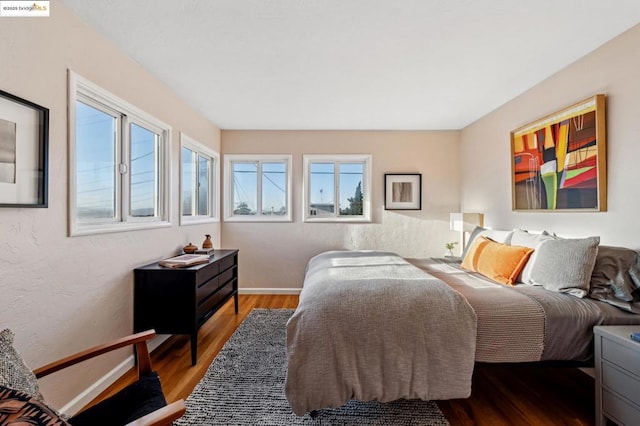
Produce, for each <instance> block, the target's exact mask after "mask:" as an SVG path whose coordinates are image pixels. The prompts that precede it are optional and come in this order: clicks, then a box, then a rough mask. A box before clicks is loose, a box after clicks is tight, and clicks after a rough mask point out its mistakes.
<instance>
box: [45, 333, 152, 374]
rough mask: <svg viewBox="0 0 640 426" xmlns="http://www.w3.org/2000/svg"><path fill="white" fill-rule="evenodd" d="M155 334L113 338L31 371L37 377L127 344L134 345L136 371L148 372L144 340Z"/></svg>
mask: <svg viewBox="0 0 640 426" xmlns="http://www.w3.org/2000/svg"><path fill="white" fill-rule="evenodd" d="M155 335H156V332H155V330H147V331H143V332H141V333H136V334H132V335H130V336H127V337H122V338H120V339H118V340H114V341H113V342H111V343H106V344H103V345H99V346H95V347H93V348H90V349H87V350H84V351H82V352H78V353H76V354H73V355H69V356H68V357H65V358H62V359H61V360H58V361H54V362H52V363H49V364H47V365H45V366H42V367H40V368H36V369H35V370H33V373H34V374H35V375H36V377H37V378H40V377H44V376H46V375H48V374H51V373H55V372H56V371H59V370H62V369H63V368H67V367H69V366H71V365H74V364H78V363H79V362H82V361H86V360H88V359H90V358H93V357H96V356H98V355H102V354H105V353H107V352H111V351H113V350H116V349H120V348H123V347H125V346H129V345H136V353H137V356H138V372H139V373H146V372H150V371H151V357H150V356H149V351H148V349H147V343H146V342H147V340H149V339H151V338H153V336H155Z"/></svg>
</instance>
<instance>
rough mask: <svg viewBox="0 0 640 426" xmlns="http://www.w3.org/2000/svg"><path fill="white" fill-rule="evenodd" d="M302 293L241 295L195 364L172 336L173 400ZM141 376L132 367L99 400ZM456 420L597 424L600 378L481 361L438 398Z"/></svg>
mask: <svg viewBox="0 0 640 426" xmlns="http://www.w3.org/2000/svg"><path fill="white" fill-rule="evenodd" d="M297 304H298V296H274V295H240V309H239V313H238V315H235V314H234V311H233V301H229V302H228V303H227V304H226V305H225V306H224V307H223V308H222V309H221V310H220V311H218V312H217V313H216V314H215V315H214V316H213V317H212V318H211V319H209V321H207V322H206V323H205V324H204V325H203V326H202V328H201V329H200V332H199V333H198V363H197V365H195V366H191V355H190V346H189V339H188V337H187V336H172V337H171V338H169V339H168V340H167V341H166V342H164V343H163V344H162V345H161V346H160V347H159V348H157V349H156V350H155V351H153V353H152V354H151V358H152V362H153V367H154V369H155V370H157V371H158V373H159V375H160V378H161V380H162V387H163V389H164V391H165V395H166V397H167V401H168V402H172V401H175V400H177V399H180V398H184V399H186V398H187V396H189V394H190V393H191V391H192V390H193V388H194V386H195V385H196V384H197V383H198V381H199V380H200V379H201V377H202V376H203V375H204V373H205V371H206V369H207V367H208V366H209V364H211V362H212V361H213V359H214V358H215V357H216V355H217V354H218V352H219V351H220V349H221V348H222V346H223V345H224V343H225V342H226V341H227V340H228V339H229V337H230V336H231V335H232V334H233V332H234V331H235V329H236V327H237V326H238V325H239V324H240V323H241V322H242V321H243V320H244V318H245V317H246V316H247V315H248V314H249V312H251V310H252V309H253V308H271V309H277V308H295V307H296V306H297ZM133 380H135V372H134V371H130V372H129V373H127V374H126V375H125V376H123V377H122V378H121V379H120V380H118V382H116V383H115V384H114V385H112V386H111V387H110V388H109V389H107V390H106V391H105V392H103V393H102V394H101V395H100V396H99V397H98V398H96V400H95V401H93V403H95V402H98V401H100V400H102V399H103V398H105V397H107V396H109V395H112V394H113V393H115V392H117V391H118V390H120V389H122V388H123V387H124V386H126V385H127V384H129V383H131V382H132V381H133ZM438 406H439V407H440V409H441V410H442V412H443V413H444V414H445V416H446V417H447V419H448V420H449V422H450V423H451V424H452V425H491V426H495V425H593V424H594V423H595V411H594V410H595V409H594V380H593V379H592V378H591V377H589V376H588V375H586V374H585V373H583V372H581V371H579V370H578V369H575V368H559V367H530V366H517V365H516V366H496V365H486V364H478V365H476V368H475V372H474V377H473V390H472V395H471V397H469V398H467V399H456V400H449V401H438Z"/></svg>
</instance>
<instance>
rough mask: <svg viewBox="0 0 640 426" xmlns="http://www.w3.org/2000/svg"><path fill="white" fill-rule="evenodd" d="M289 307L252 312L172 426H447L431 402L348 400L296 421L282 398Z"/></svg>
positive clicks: (297, 418)
mask: <svg viewBox="0 0 640 426" xmlns="http://www.w3.org/2000/svg"><path fill="white" fill-rule="evenodd" d="M292 314H293V309H254V310H253V311H251V313H250V314H249V315H248V316H247V318H246V319H245V320H244V321H243V322H242V324H240V326H239V327H238V329H237V330H236V331H235V333H234V334H233V335H232V336H231V338H230V339H229V341H228V342H227V343H226V344H225V345H224V347H223V348H222V350H221V351H220V353H219V354H218V356H217V357H216V359H214V360H213V363H212V364H211V365H210V366H209V369H208V370H207V372H206V373H205V375H204V377H203V378H202V380H201V381H200V383H198V384H197V385H196V387H195V388H194V390H193V392H192V393H191V395H190V396H189V397H188V398H187V400H186V405H187V412H186V414H185V415H184V416H183V417H182V418H181V419H179V420H177V421H176V422H175V423H174V425H176V426H179V425H191V426H196V425H197V426H205V425H448V424H449V423H448V422H447V420H446V419H445V417H444V416H443V414H442V412H441V411H440V409H439V408H438V406H437V405H436V403H435V402H433V401H417V400H412V401H404V400H401V401H395V402H391V403H386V404H383V403H379V402H375V401H373V402H359V401H350V402H349V403H347V404H346V405H344V406H342V407H340V408H337V409H324V410H319V411H318V415H317V416H316V417H315V418H311V416H309V414H306V415H305V416H304V417H298V416H296V415H295V414H293V412H292V411H291V407H290V406H289V402H288V401H287V399H286V397H285V394H284V381H285V377H286V373H287V350H286V323H287V320H288V319H289V317H290V316H291V315H292Z"/></svg>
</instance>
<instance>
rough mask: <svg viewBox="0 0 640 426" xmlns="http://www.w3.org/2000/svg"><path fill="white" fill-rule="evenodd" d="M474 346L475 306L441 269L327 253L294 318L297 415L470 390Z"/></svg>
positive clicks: (314, 265)
mask: <svg viewBox="0 0 640 426" xmlns="http://www.w3.org/2000/svg"><path fill="white" fill-rule="evenodd" d="M475 350H476V314H475V312H474V311H473V309H472V308H471V306H470V305H469V304H468V303H467V301H466V300H465V299H464V297H463V296H462V295H460V294H459V293H458V292H456V291H455V290H453V289H451V288H450V287H449V286H447V285H446V284H444V283H443V282H442V281H440V280H439V279H437V278H435V277H433V276H431V275H429V274H427V273H426V272H424V271H422V270H420V269H419V268H416V267H415V266H413V265H411V264H410V263H408V262H407V261H406V260H404V259H402V258H401V257H399V256H397V255H395V254H393V253H384V252H370V251H348V252H346V251H335V252H327V253H322V254H320V255H318V256H316V257H314V258H313V259H311V260H310V261H309V264H308V266H307V273H306V277H305V281H304V286H303V289H302V292H301V294H300V301H299V304H298V308H297V309H296V311H295V313H294V314H293V316H292V317H291V319H290V320H289V322H288V323H287V360H288V369H287V378H286V386H285V392H286V396H287V399H288V400H289V403H290V404H291V407H292V409H293V412H294V413H296V414H297V415H303V414H304V413H305V412H307V411H312V410H316V409H321V408H329V407H339V406H341V405H343V404H345V403H346V402H347V401H349V400H351V399H357V400H361V401H371V400H377V401H381V402H388V401H393V400H396V399H401V398H404V399H423V400H438V399H453V398H466V397H468V396H469V395H470V394H471V377H472V374H473V366H474V354H475Z"/></svg>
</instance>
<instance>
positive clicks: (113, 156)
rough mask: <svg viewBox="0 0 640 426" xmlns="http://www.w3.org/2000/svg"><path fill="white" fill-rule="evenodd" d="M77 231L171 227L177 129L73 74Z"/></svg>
mask: <svg viewBox="0 0 640 426" xmlns="http://www.w3.org/2000/svg"><path fill="white" fill-rule="evenodd" d="M69 91H70V93H69V99H70V105H69V129H70V132H69V151H70V164H69V168H70V176H69V178H70V179H69V182H70V197H69V198H70V209H69V222H70V233H71V235H83V234H94V233H101V232H117V231H125V230H133V229H146V228H153V227H160V226H169V195H168V191H169V178H168V176H169V165H168V164H169V162H168V155H169V137H170V133H171V128H170V127H169V126H168V125H167V124H165V123H163V122H161V121H160V120H158V119H156V118H154V117H152V116H150V115H149V114H146V113H145V112H143V111H141V110H139V109H138V108H136V107H134V106H133V105H130V104H129V103H127V102H125V101H123V100H122V99H120V98H118V97H116V96H114V95H112V94H111V93H109V92H107V91H106V90H104V89H102V88H100V87H98V86H97V85H95V84H93V83H91V82H89V81H87V80H85V79H83V78H82V77H80V76H78V75H77V74H74V73H70V75H69Z"/></svg>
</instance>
